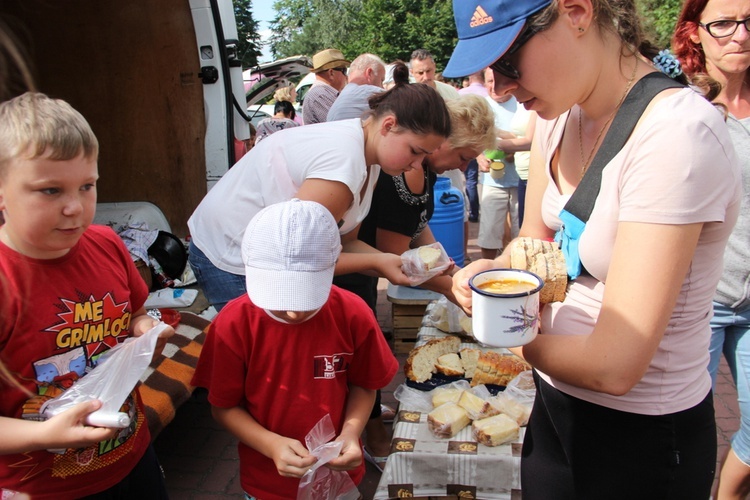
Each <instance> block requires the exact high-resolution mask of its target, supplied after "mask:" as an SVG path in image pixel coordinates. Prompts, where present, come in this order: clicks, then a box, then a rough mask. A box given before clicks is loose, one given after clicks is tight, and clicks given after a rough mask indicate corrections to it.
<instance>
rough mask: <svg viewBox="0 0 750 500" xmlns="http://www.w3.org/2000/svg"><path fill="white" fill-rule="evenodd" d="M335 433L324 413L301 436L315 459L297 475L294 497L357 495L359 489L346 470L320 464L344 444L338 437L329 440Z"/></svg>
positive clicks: (316, 499)
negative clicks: (309, 429)
mask: <svg viewBox="0 0 750 500" xmlns="http://www.w3.org/2000/svg"><path fill="white" fill-rule="evenodd" d="M335 437H336V430H335V429H334V428H333V422H332V421H331V416H330V415H328V414H326V415H325V416H324V417H323V418H321V419H320V421H318V423H317V424H315V426H314V427H313V428H312V430H311V431H310V432H309V433H308V434H307V436H305V446H307V449H308V450H310V454H311V455H313V456H314V457H316V458H317V459H318V461H317V462H315V463H314V464H313V465H312V467H310V469H308V471H307V472H305V475H304V476H302V479H300V482H299V488H298V489H297V500H334V499H342V500H349V499H351V500H356V499H358V498H359V490H358V489H357V486H356V485H355V484H354V482H353V481H352V479H351V478H350V477H349V474H347V473H346V472H344V471H335V470H331V469H329V468H328V467H323V465H325V464H327V463H328V462H330V461H331V460H333V459H334V458H336V457H338V456H339V453H340V452H341V447H342V446H343V445H344V443H343V442H341V441H331V439H333V438H335ZM329 441H331V442H329Z"/></svg>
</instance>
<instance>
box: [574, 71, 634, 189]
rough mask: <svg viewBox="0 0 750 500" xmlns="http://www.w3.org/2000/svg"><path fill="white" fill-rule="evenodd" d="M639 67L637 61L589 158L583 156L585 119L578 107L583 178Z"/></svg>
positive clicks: (597, 136) (579, 144) (595, 141)
mask: <svg viewBox="0 0 750 500" xmlns="http://www.w3.org/2000/svg"><path fill="white" fill-rule="evenodd" d="M637 69H638V62H637V61H636V63H635V67H634V68H633V74H632V75H631V76H630V80H628V85H627V87H625V92H624V93H623V94H622V97H620V102H618V103H617V106H615V109H614V110H612V113H611V114H610V115H609V118H607V121H606V122H604V125H602V128H601V130H599V133H598V134H597V135H596V140H594V145H593V146H592V148H591V152H590V153H589V157H588V158H584V156H583V131H582V130H581V128H582V127H581V122H582V121H583V112H582V111H581V108H580V106H579V107H578V146H579V148H580V151H581V178H582V179H583V176H584V175H585V174H586V170H587V169H588V168H589V163H591V159H592V158H593V156H594V153H596V148H597V146H598V145H599V139H601V138H602V134H603V133H604V131H605V130H606V129H607V127H608V126H609V123H610V122H611V121H612V119H613V118H614V117H615V114H617V111H618V110H619V109H620V106H622V103H623V102H624V101H625V97H626V96H627V95H628V92H629V91H630V87H631V85H633V81H634V80H635V73H636V70H637Z"/></svg>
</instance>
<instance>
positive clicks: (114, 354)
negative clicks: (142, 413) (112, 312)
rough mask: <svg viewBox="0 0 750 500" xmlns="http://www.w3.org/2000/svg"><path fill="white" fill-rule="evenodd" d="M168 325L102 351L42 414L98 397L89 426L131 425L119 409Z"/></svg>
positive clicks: (88, 419)
mask: <svg viewBox="0 0 750 500" xmlns="http://www.w3.org/2000/svg"><path fill="white" fill-rule="evenodd" d="M167 327H168V325H167V324H165V323H159V324H157V325H156V326H155V327H153V328H152V329H150V330H149V331H148V332H146V333H144V334H143V335H141V336H140V337H131V338H128V339H126V340H125V341H124V342H123V343H122V344H118V345H116V346H115V347H113V348H112V349H110V350H109V351H107V352H106V353H104V354H102V356H101V357H100V358H99V363H98V364H97V365H96V367H95V368H94V369H93V370H91V371H90V372H89V373H88V374H86V376H84V377H83V378H81V379H79V380H77V381H76V382H75V383H74V384H73V385H72V386H70V388H69V389H68V390H66V391H65V392H63V393H62V394H60V395H59V396H58V397H56V398H54V399H51V400H49V401H47V402H46V403H45V404H44V405H43V406H42V408H41V414H42V415H44V416H46V417H47V418H50V417H53V416H54V415H57V414H58V413H62V412H64V411H65V410H69V409H70V408H72V407H73V406H75V405H77V404H78V403H83V402H86V401H92V400H94V399H98V400H99V401H101V402H102V407H101V408H99V409H98V410H97V411H95V412H93V413H91V414H90V415H89V416H88V417H87V419H86V422H87V423H88V424H89V425H94V426H100V427H116V428H125V427H127V426H128V425H130V419H129V418H128V416H127V415H126V414H125V413H121V412H120V407H121V406H122V404H123V403H124V402H125V399H126V398H127V397H128V395H129V394H130V393H131V392H132V391H133V388H135V386H136V384H137V383H138V381H139V380H140V378H141V375H143V372H144V371H146V369H147V368H148V366H149V364H151V359H152V358H153V356H154V350H155V349H156V341H157V339H158V338H159V334H161V332H162V331H163V330H164V329H165V328H167Z"/></svg>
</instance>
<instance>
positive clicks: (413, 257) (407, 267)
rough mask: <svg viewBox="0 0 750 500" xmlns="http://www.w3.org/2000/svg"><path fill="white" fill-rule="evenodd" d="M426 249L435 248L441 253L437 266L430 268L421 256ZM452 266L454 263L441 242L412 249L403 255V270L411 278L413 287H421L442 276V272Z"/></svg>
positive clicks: (410, 281)
mask: <svg viewBox="0 0 750 500" xmlns="http://www.w3.org/2000/svg"><path fill="white" fill-rule="evenodd" d="M425 247H429V248H434V249H436V250H439V251H440V256H439V257H438V259H437V261H436V262H435V264H434V265H432V266H429V267H428V265H427V264H426V263H425V261H424V260H423V259H422V257H421V256H420V249H422V248H425ZM451 264H453V261H452V260H451V258H450V257H449V256H448V253H447V252H446V251H445V248H443V245H441V244H440V242H439V241H436V242H435V243H430V244H429V245H424V246H421V247H419V248H412V249H411V250H407V251H406V252H404V253H402V254H401V270H402V271H403V272H404V274H405V275H407V276H408V277H409V283H410V284H411V286H417V285H421V284H422V283H424V282H425V281H427V280H429V279H430V278H434V277H435V276H437V275H439V274H442V272H443V271H445V270H446V269H448V268H449V267H450V266H451Z"/></svg>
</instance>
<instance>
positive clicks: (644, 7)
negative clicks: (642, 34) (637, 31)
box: [636, 0, 682, 48]
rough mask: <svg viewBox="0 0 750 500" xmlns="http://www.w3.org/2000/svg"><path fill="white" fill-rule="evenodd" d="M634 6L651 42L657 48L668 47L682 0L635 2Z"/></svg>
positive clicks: (640, 0) (642, 0)
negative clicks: (636, 7)
mask: <svg viewBox="0 0 750 500" xmlns="http://www.w3.org/2000/svg"><path fill="white" fill-rule="evenodd" d="M636 5H637V6H638V10H639V12H640V14H641V18H642V19H643V25H644V29H645V30H646V33H647V35H648V36H649V38H650V39H651V41H653V42H654V43H655V44H656V46H657V47H661V48H667V47H669V46H670V45H671V39H672V33H673V32H674V26H675V23H677V17H678V16H679V15H680V9H681V8H682V0H637V1H636Z"/></svg>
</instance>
